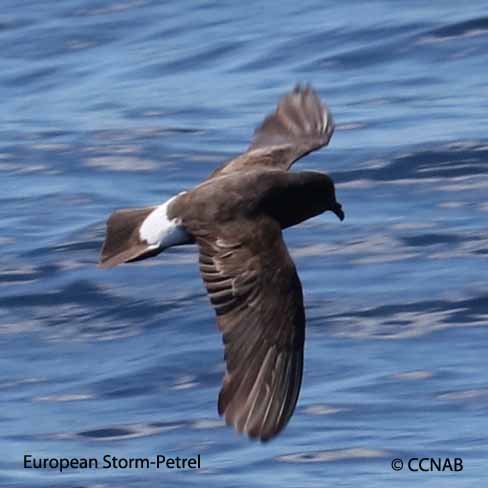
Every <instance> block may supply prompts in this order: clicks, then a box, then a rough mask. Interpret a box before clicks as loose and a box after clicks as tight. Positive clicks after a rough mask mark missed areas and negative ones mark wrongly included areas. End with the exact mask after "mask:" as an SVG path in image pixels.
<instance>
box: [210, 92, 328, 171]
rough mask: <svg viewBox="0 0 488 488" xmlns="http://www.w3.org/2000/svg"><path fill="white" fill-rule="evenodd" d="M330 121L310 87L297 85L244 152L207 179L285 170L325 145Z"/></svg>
mask: <svg viewBox="0 0 488 488" xmlns="http://www.w3.org/2000/svg"><path fill="white" fill-rule="evenodd" d="M333 132H334V120H333V118H332V114H331V113H330V111H329V110H328V108H327V107H326V106H325V105H324V104H322V103H321V101H320V98H319V96H318V95H317V93H316V92H315V91H314V90H313V89H312V88H311V87H310V86H305V87H302V86H300V85H297V86H296V87H295V89H294V90H293V91H292V92H291V93H289V94H288V95H285V96H284V97H282V98H281V100H280V101H279V103H278V106H277V108H276V111H275V112H274V113H272V114H270V115H268V116H267V117H266V118H265V119H264V121H263V123H262V124H261V125H260V126H259V127H258V128H257V129H256V132H255V134H254V138H253V141H252V143H251V145H250V146H249V149H248V150H247V152H245V153H244V154H242V155H241V156H238V157H237V158H235V159H233V160H232V161H230V162H228V163H227V164H225V165H224V166H223V167H221V168H218V169H217V170H216V171H214V172H213V173H212V175H211V178H212V177H214V176H217V175H220V174H222V173H228V172H232V171H239V170H242V169H246V168H248V167H252V166H266V167H270V168H276V169H278V168H279V169H283V170H287V169H288V168H290V166H291V165H292V164H293V163H294V162H295V161H297V160H298V159H300V158H302V157H303V156H305V155H306V154H308V153H310V152H312V151H315V150H316V149H319V148H321V147H322V146H325V145H326V144H328V142H329V140H330V138H331V137H332V134H333Z"/></svg>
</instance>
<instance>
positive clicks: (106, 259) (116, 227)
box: [98, 207, 161, 268]
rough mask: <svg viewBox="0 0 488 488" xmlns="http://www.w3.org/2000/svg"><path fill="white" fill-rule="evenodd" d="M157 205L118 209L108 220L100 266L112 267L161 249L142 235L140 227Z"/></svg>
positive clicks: (145, 256)
mask: <svg viewBox="0 0 488 488" xmlns="http://www.w3.org/2000/svg"><path fill="white" fill-rule="evenodd" d="M155 208H156V207H146V208H135V209H125V210H117V211H116V212H114V213H113V214H112V215H111V216H110V218H109V219H108V221H107V235H106V237H105V241H104V243H103V246H102V251H101V253H100V260H99V263H98V266H99V267H100V268H111V267H113V266H117V265H118V264H121V263H128V262H131V261H138V260H140V259H145V258H148V257H151V256H154V255H155V254H158V253H159V252H160V251H161V250H160V249H159V248H158V246H156V248H155V246H154V245H150V244H149V243H147V242H145V241H144V240H142V239H141V237H140V232H139V230H140V228H141V226H142V224H143V222H144V221H145V220H146V218H147V217H148V216H149V214H150V213H151V212H152V211H153V210H154V209H155Z"/></svg>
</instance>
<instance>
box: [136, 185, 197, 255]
mask: <svg viewBox="0 0 488 488" xmlns="http://www.w3.org/2000/svg"><path fill="white" fill-rule="evenodd" d="M180 195H181V193H180ZM175 198H176V196H175V197H172V198H170V199H169V200H168V201H167V202H164V203H163V204H161V205H159V207H156V208H155V209H154V210H153V211H152V212H151V213H150V214H149V215H148V216H147V217H146V219H145V220H144V222H143V223H142V225H141V227H140V229H139V237H140V239H141V241H145V242H147V243H148V244H149V247H150V249H157V248H163V249H164V248H167V247H170V246H176V245H178V244H186V243H189V242H191V238H190V236H189V234H188V232H186V230H185V228H184V227H183V225H182V223H181V221H180V220H179V219H173V220H170V219H169V218H168V206H169V204H170V203H171V202H172V201H173V200H174V199H175Z"/></svg>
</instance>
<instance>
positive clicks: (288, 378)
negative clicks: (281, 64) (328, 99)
mask: <svg viewBox="0 0 488 488" xmlns="http://www.w3.org/2000/svg"><path fill="white" fill-rule="evenodd" d="M332 133H333V120H332V116H331V114H330V113H329V112H328V110H327V109H326V108H325V107H324V106H322V104H321V103H320V100H319V98H318V96H317V95H316V93H315V92H314V91H313V90H312V89H311V88H310V87H305V88H301V87H296V88H295V89H294V91H293V92H291V93H290V94H288V95H287V96H285V97H283V98H282V99H281V101H280V103H279V104H278V108H277V109H276V112H275V113H273V114H271V115H270V116H268V117H267V118H266V119H265V120H264V122H263V123H262V125H261V126H260V127H259V128H258V129H257V131H256V133H255V137H254V140H253V142H252V144H251V146H250V148H249V150H248V151H247V152H246V153H244V154H243V155H241V156H239V157H237V158H235V159H233V160H232V161H230V162H229V163H227V164H226V165H224V166H223V167H221V168H219V169H217V170H216V171H214V172H213V173H212V175H211V176H210V177H209V178H208V179H207V180H206V181H204V182H203V183H202V184H200V185H199V186H197V187H196V188H194V189H193V190H191V191H188V192H185V193H182V194H180V195H178V196H177V197H175V198H174V199H172V200H170V201H168V202H166V204H163V205H162V206H160V207H157V208H154V207H153V208H151V209H148V212H146V213H145V214H144V213H143V212H142V210H136V211H134V212H140V215H139V216H138V215H137V214H136V213H133V214H127V217H128V218H127V219H126V220H124V218H123V214H122V213H115V214H114V215H113V216H112V217H111V218H110V219H109V221H108V224H107V239H106V241H105V244H104V247H103V250H102V256H101V265H102V266H104V265H108V266H110V265H115V264H119V263H120V262H124V261H129V260H134V259H143V258H145V257H146V256H148V255H149V254H151V255H154V254H155V253H157V252H161V251H162V250H163V249H164V248H166V247H169V246H170V245H177V244H185V243H191V242H196V243H197V245H198V249H199V264H200V272H201V275H202V278H203V281H204V283H205V287H206V289H207V292H208V295H209V298H210V302H211V304H212V305H213V307H214V309H215V312H216V314H217V324H218V326H219V329H220V330H221V332H222V334H223V341H224V346H225V361H226V374H225V377H224V381H223V386H222V389H221V391H220V394H219V401H218V410H219V413H220V414H221V415H224V417H225V420H226V422H227V423H228V424H231V425H233V426H234V427H235V428H236V430H238V431H240V432H244V433H246V434H248V435H249V436H250V437H252V438H258V439H260V440H262V441H266V440H269V439H271V438H272V437H274V436H276V435H277V434H278V433H279V432H280V431H281V430H282V429H283V428H284V427H285V426H286V424H287V423H288V421H289V419H290V417H291V415H292V414H293V411H294V409H295V406H296V403H297V399H298V395H299V391H300V386H301V380H302V369H303V344H304V337H305V313H304V306H303V296H302V287H301V284H300V279H299V278H298V275H297V272H296V269H295V266H294V264H293V261H292V260H291V258H290V255H289V253H288V250H287V248H286V245H285V243H284V241H283V237H282V229H284V228H286V227H290V226H292V225H296V224H298V223H300V222H302V221H304V220H306V219H308V218H310V217H313V216H315V215H318V214H320V213H322V212H324V211H327V210H330V211H332V212H334V213H335V214H336V215H337V216H338V217H339V218H340V219H341V220H342V219H343V218H344V213H343V211H342V207H341V206H340V204H339V203H337V201H336V197H335V190H334V184H333V182H332V180H331V179H330V178H329V177H328V176H327V175H324V174H321V173H317V172H306V171H305V172H300V173H290V172H288V171H287V170H288V169H289V167H290V166H291V165H292V164H293V162H294V161H296V160H297V159H299V158H301V157H303V156H304V155H306V154H307V153H309V152H311V151H313V150H315V149H317V148H319V147H322V146H324V145H326V144H327V143H328V141H329V140H330V137H331V136H332ZM141 212H142V213H141ZM112 241H113V242H112Z"/></svg>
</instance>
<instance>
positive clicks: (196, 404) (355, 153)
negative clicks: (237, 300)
mask: <svg viewBox="0 0 488 488" xmlns="http://www.w3.org/2000/svg"><path fill="white" fill-rule="evenodd" d="M0 45H1V49H0V61H1V67H2V69H1V70H0V95H1V100H2V103H1V105H2V108H1V111H0V113H1V125H0V189H1V191H0V245H1V253H0V405H1V409H0V454H1V455H0V485H1V486H6V487H7V486H8V487H10V486H12V487H33V486H36V487H37V486H39V487H61V486H63V487H65V486H73V487H74V486H76V487H87V488H88V487H90V488H95V487H126V486H127V487H129V486H130V487H132V486H134V487H135V486H137V487H154V486H178V487H180V486H181V487H191V486H196V485H203V486H212V487H215V488H217V487H226V488H227V487H270V488H271V487H277V486H280V487H289V488H291V487H323V486H338V487H350V486H354V487H356V486H368V487H376V486H382V487H383V486H384V487H391V486H405V487H411V486H425V487H433V486H435V487H443V488H444V487H448V488H449V487H456V488H459V487H479V486H482V483H483V482H482V480H483V479H485V480H486V479H487V477H488V476H487V473H488V441H487V432H488V418H487V417H488V416H487V414H488V380H487V368H488V361H487V359H486V358H487V352H486V351H487V350H488V333H487V330H488V329H487V327H486V326H487V324H488V285H487V257H488V256H487V255H488V230H487V225H486V224H487V218H488V137H487V127H488V84H487V77H486V75H487V66H488V48H487V47H488V8H487V5H486V1H484V0H470V1H469V2H464V3H460V2H458V1H451V0H442V1H440V0H439V1H429V2H428V1H420V0H412V1H408V2H402V1H397V0H373V1H370V2H360V1H355V0H349V1H343V2H337V1H331V0H306V1H302V2H296V1H288V0H282V1H279V2H278V1H269V2H263V1H258V0H250V1H248V2H237V1H235V2H218V1H203V0H201V1H200V0H192V1H190V0H180V1H172V2H171V1H169V2H166V1H164V2H163V1H158V0H106V1H102V0H98V1H94V0H67V1H63V2H57V1H54V0H48V1H44V2H41V1H37V0H36V1H34V0H3V2H2V9H1V12H0ZM296 82H310V83H312V84H313V86H314V87H315V88H316V89H317V91H318V92H319V93H320V95H321V97H322V98H323V99H324V100H326V101H327V103H328V104H329V106H330V108H331V110H332V112H333V114H334V117H335V120H336V123H337V129H336V132H335V135H334V137H333V139H332V141H331V144H330V146H329V147H328V148H327V149H326V150H324V151H321V152H318V153H314V154H312V155H310V156H309V157H308V158H307V159H306V160H303V161H301V162H300V163H298V164H297V165H296V167H295V168H296V169H297V170H300V169H304V168H308V169H317V170H321V171H327V172H329V173H330V174H331V175H332V177H333V178H334V179H335V181H336V183H337V194H338V198H339V199H340V201H341V202H342V203H343V206H344V208H345V211H346V215H347V217H346V220H345V221H344V222H343V223H340V222H339V221H337V219H335V217H334V216H333V215H331V214H325V215H322V216H319V217H317V218H314V219H312V220H311V221H309V222H307V223H305V224H303V225H300V226H299V227H297V228H294V229H290V230H287V231H286V235H285V237H286V241H287V244H288V246H289V247H290V249H291V253H292V255H293V257H294V259H295V261H296V264H297V268H298V270H299V273H300V276H301V279H302V282H303V286H304V294H305V302H306V306H307V316H308V325H307V340H306V351H305V371H304V378H303V388H302V392H301V396H300V400H299V403H298V407H297V410H296V412H295V415H294V417H293V418H292V420H291V422H290V424H289V426H288V428H287V429H286V430H285V431H284V432H283V433H282V435H281V436H279V437H278V438H276V439H275V440H274V441H272V442H270V443H269V444H266V445H261V444H258V443H255V442H251V441H249V440H248V439H247V438H245V437H242V436H238V435H237V434H236V433H235V432H234V431H233V430H232V429H230V428H227V427H225V426H224V423H223V421H222V420H221V419H220V418H219V417H218V414H217V408H216V398H217V395H218V391H219V388H220V383H221V379H222V375H223V371H224V364H223V348H222V344H221V338H220V336H219V333H218V331H217V328H216V326H215V322H214V313H213V311H212V310H211V308H210V307H209V304H208V299H207V297H206V295H205V293H204V288H203V286H202V283H201V281H200V277H199V274H198V269H197V265H196V251H195V249H194V248H193V247H182V248H178V249H175V250H170V251H169V252H167V253H164V254H162V255H160V256H159V257H157V258H155V259H152V260H147V261H144V262H142V263H138V264H133V265H127V266H122V267H119V268H116V269H113V270H103V271H102V270H100V269H97V268H96V262H97V259H98V253H99V249H100V246H101V243H102V240H103V236H104V222H105V220H106V218H107V216H108V215H109V214H110V213H111V212H112V211H113V210H115V209H117V208H121V207H141V206H146V205H153V204H157V203H159V202H162V201H164V200H166V199H168V198H169V197H170V196H172V195H174V194H175V193H177V192H179V191H181V190H183V189H185V188H191V187H192V186H194V185H196V184H197V183H198V182H200V181H201V180H202V179H203V178H205V177H206V175H208V174H209V173H210V172H211V171H212V170H213V169H214V168H215V167H216V166H218V165H219V164H220V163H221V162H222V161H224V160H226V159H228V158H230V157H232V156H234V155H237V154H238V153H239V152H241V151H243V150H244V149H245V148H246V146H247V145H248V142H249V140H250V137H251V135H252V132H253V129H254V127H255V126H256V125H257V124H258V123H259V121H260V120H261V119H262V118H263V116H264V115H265V114H266V113H268V112H270V111H272V110H273V109H274V106H275V103H276V101H277V99H278V98H279V96H281V95H283V94H284V93H286V92H287V91H289V90H290V89H291V88H292V87H293V85H294V84H295V83H296ZM25 454H32V455H34V456H36V457H97V458H102V457H103V456H104V455H105V454H111V455H114V456H118V457H124V456H125V457H152V456H155V455H156V454H164V455H166V456H180V457H188V456H192V455H196V454H200V455H201V459H202V468H201V469H200V470H184V471H178V470H169V469H162V470H156V469H149V470H137V469H132V470H122V469H118V470H117V469H109V470H93V469H92V470H68V471H65V472H63V473H59V471H57V470H32V469H24V467H23V456H24V455H25ZM424 456H426V457H434V458H443V459H444V458H446V457H449V458H451V459H453V458H455V457H458V458H462V459H463V471H462V472H449V471H446V472H440V473H438V472H426V473H414V472H410V471H408V469H406V468H405V469H404V470H402V471H401V472H395V471H393V470H392V469H391V466H390V463H391V460H392V459H393V458H401V459H403V460H408V459H409V458H412V457H424Z"/></svg>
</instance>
